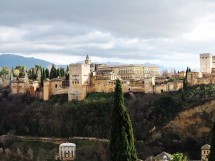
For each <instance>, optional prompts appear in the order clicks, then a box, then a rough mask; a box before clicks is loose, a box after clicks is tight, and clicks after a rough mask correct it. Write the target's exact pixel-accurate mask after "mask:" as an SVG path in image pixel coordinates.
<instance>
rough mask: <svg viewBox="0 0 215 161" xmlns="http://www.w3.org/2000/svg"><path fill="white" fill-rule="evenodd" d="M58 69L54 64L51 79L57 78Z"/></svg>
mask: <svg viewBox="0 0 215 161" xmlns="http://www.w3.org/2000/svg"><path fill="white" fill-rule="evenodd" d="M57 76H58V74H57V69H56V68H55V66H54V65H52V68H51V71H50V79H53V78H57Z"/></svg>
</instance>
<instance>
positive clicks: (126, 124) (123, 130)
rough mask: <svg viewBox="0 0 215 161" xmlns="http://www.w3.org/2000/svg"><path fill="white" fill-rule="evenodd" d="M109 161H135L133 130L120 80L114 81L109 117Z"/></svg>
mask: <svg viewBox="0 0 215 161" xmlns="http://www.w3.org/2000/svg"><path fill="white" fill-rule="evenodd" d="M110 161H137V154H136V149H135V146H134V136H133V128H132V124H131V120H130V117H129V115H128V113H127V111H126V108H125V104H124V97H123V92H122V84H121V82H120V80H116V87H115V94H114V107H113V110H112V116H111V138H110Z"/></svg>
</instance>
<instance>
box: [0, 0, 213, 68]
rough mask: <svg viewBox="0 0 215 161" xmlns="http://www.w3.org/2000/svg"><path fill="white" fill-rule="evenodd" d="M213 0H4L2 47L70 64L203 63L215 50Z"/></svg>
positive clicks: (0, 23)
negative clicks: (201, 57)
mask: <svg viewBox="0 0 215 161" xmlns="http://www.w3.org/2000/svg"><path fill="white" fill-rule="evenodd" d="M214 42H215V1H213V0H16V1H14V0H0V53H12V54H19V55H23V56H31V57H36V58H41V59H44V60H48V61H51V62H53V63H56V64H69V63H73V62H76V61H80V60H83V59H84V58H85V56H86V54H89V56H90V57H91V59H92V61H94V62H107V61H112V62H120V63H129V64H134V63H138V64H143V63H145V62H149V63H152V64H158V65H162V66H169V67H176V68H179V67H184V68H185V67H186V66H190V67H191V68H195V69H198V68H199V54H200V53H204V52H211V53H214V52H215V43H214Z"/></svg>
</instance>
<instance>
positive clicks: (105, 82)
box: [10, 53, 215, 101]
mask: <svg viewBox="0 0 215 161" xmlns="http://www.w3.org/2000/svg"><path fill="white" fill-rule="evenodd" d="M38 75H39V74H38ZM68 75H69V79H65V78H62V77H61V78H53V79H45V80H44V81H43V85H41V81H40V80H39V79H38V80H34V81H32V80H29V79H28V77H27V76H25V77H23V78H22V79H19V80H17V79H14V80H11V81H10V87H11V91H12V93H14V94H17V93H25V92H29V93H30V95H31V96H36V97H39V98H42V99H43V100H45V101H46V100H49V98H50V97H51V96H52V95H58V94H68V100H69V101H72V100H83V99H84V98H85V97H86V95H87V94H88V93H93V92H104V93H109V92H114V88H115V82H116V79H120V80H121V81H122V88H123V91H124V92H143V93H162V92H170V91H177V90H179V89H181V88H183V79H185V78H186V79H187V82H188V84H189V85H191V86H192V85H197V84H210V83H215V56H212V55H211V54H208V53H207V54H200V72H192V71H186V72H185V71H181V72H174V73H167V72H166V73H163V74H160V71H159V67H156V66H143V65H134V64H131V65H116V66H109V65H106V64H94V63H92V62H91V60H90V58H89V56H88V55H87V56H86V59H85V61H84V63H77V64H70V65H69V70H68ZM39 78H40V77H39Z"/></svg>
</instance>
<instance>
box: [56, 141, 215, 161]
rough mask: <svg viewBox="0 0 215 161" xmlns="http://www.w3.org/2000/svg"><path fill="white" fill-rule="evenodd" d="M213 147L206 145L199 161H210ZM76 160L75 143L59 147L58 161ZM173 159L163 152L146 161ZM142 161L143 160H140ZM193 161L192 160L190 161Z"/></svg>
mask: <svg viewBox="0 0 215 161" xmlns="http://www.w3.org/2000/svg"><path fill="white" fill-rule="evenodd" d="M210 148H211V146H210V145H208V144H205V145H203V146H202V147H201V160H198V161H208V156H209V153H210ZM75 158H76V144H74V143H62V144H60V145H59V153H58V155H57V156H56V159H57V160H62V161H65V160H71V161H72V160H75ZM172 159H173V155H171V154H169V153H167V152H162V153H160V154H158V155H157V156H150V157H148V158H147V159H146V160H145V161H171V160H172ZM139 161H142V160H139ZM190 161H191V160H190Z"/></svg>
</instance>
